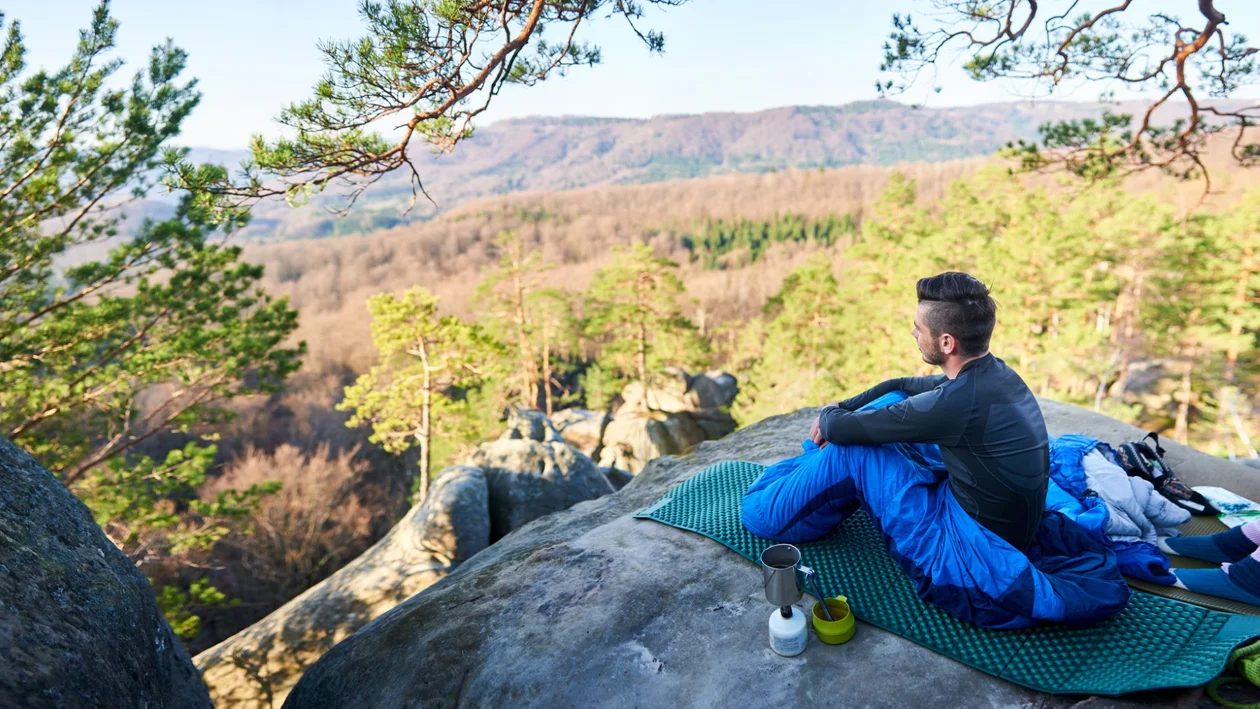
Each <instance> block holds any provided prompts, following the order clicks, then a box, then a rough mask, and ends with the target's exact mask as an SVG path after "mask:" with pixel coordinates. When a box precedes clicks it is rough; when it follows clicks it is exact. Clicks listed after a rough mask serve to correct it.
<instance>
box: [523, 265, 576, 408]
mask: <svg viewBox="0 0 1260 709" xmlns="http://www.w3.org/2000/svg"><path fill="white" fill-rule="evenodd" d="M529 308H530V311H531V312H532V313H534V314H535V317H536V322H537V328H535V330H536V341H537V349H538V352H539V363H540V364H541V370H542V387H543V403H544V409H545V410H546V412H547V415H548V416H551V414H552V413H553V412H554V401H553V397H552V391H553V388H554V387H556V386H558V385H559V382H558V381H557V380H556V378H555V377H556V374H557V371H556V365H557V361H558V358H559V357H563V356H564V355H566V354H571V353H572V352H574V351H575V350H576V348H577V328H578V323H577V319H576V318H575V317H574V316H573V294H571V293H569V292H568V291H563V290H560V289H557V288H543V289H540V290H537V291H534V292H532V293H530V295H529Z"/></svg>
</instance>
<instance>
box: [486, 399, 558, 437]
mask: <svg viewBox="0 0 1260 709" xmlns="http://www.w3.org/2000/svg"><path fill="white" fill-rule="evenodd" d="M499 439H500V440H512V441H520V440H525V441H559V440H563V439H562V438H561V437H560V433H559V432H558V431H557V430H556V427H555V426H554V425H552V423H551V420H550V419H548V418H547V415H546V414H544V413H543V412H541V411H539V410H537V409H522V408H516V407H513V408H509V409H508V410H507V426H506V429H505V430H504V431H503V433H502V434H500V435H499Z"/></svg>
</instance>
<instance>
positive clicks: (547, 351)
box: [542, 318, 551, 418]
mask: <svg viewBox="0 0 1260 709" xmlns="http://www.w3.org/2000/svg"><path fill="white" fill-rule="evenodd" d="M542 370H543V378H542V385H543V397H544V398H545V400H546V402H547V418H551V333H550V332H548V331H547V319H546V318H543V322H542Z"/></svg>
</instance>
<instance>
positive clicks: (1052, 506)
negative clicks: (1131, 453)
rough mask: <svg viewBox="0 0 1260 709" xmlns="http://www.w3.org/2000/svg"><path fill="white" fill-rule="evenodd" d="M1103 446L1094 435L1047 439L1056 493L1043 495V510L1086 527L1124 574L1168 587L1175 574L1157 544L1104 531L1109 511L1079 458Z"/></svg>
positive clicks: (1053, 486) (1174, 578) (1051, 476)
mask: <svg viewBox="0 0 1260 709" xmlns="http://www.w3.org/2000/svg"><path fill="white" fill-rule="evenodd" d="M1106 446H1107V444H1106V443H1103V442H1102V441H1099V440H1098V439H1096V438H1090V437H1089V436H1081V435H1078V434H1074V433H1071V434H1067V435H1065V436H1060V437H1058V438H1051V439H1050V480H1051V481H1052V482H1053V483H1054V485H1052V489H1054V490H1055V492H1056V493H1057V494H1056V495H1054V496H1053V497H1052V496H1051V495H1046V509H1048V510H1055V511H1056V512H1061V513H1063V514H1065V515H1067V516H1068V517H1069V518H1071V519H1073V520H1076V522H1077V523H1079V524H1080V525H1081V526H1083V527H1085V528H1086V529H1088V530H1090V532H1091V533H1092V534H1093V535H1094V536H1095V537H1096V538H1098V539H1099V540H1100V541H1101V542H1102V543H1103V544H1106V545H1107V546H1108V547H1109V548H1110V549H1111V550H1112V551H1114V552H1115V553H1116V560H1117V561H1118V562H1119V564H1120V571H1121V573H1123V574H1124V575H1125V576H1132V577H1133V578H1136V579H1141V580H1142V581H1149V582H1150V583H1157V584H1161V585H1164V586H1171V585H1172V584H1173V583H1174V582H1175V581H1176V580H1177V577H1176V576H1174V575H1173V573H1172V569H1171V568H1170V566H1171V564H1170V562H1169V559H1168V556H1167V555H1166V554H1164V552H1162V551H1160V550H1159V547H1156V546H1155V545H1154V544H1150V543H1148V542H1143V541H1127V540H1123V539H1112V538H1111V537H1108V536H1107V535H1106V532H1105V531H1104V530H1106V529H1107V523H1108V521H1109V519H1108V517H1109V515H1110V514H1111V513H1110V511H1109V510H1108V509H1107V505H1106V503H1104V502H1103V500H1102V498H1100V497H1098V496H1097V495H1095V494H1094V493H1093V492H1091V491H1090V490H1089V488H1088V486H1087V483H1086V478H1085V466H1084V465H1083V464H1082V463H1081V461H1082V460H1084V458H1085V456H1086V455H1088V454H1089V453H1090V451H1092V450H1094V449H1095V448H1098V447H1104V448H1105V447H1106ZM1055 488H1057V489H1055Z"/></svg>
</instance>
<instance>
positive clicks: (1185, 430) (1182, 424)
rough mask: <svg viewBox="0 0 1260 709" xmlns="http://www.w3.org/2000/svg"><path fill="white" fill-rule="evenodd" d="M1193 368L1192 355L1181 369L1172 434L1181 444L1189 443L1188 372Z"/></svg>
mask: <svg viewBox="0 0 1260 709" xmlns="http://www.w3.org/2000/svg"><path fill="white" fill-rule="evenodd" d="M1193 369H1194V359H1193V357H1191V358H1187V359H1186V363H1185V368H1184V369H1182V370H1181V392H1180V393H1181V401H1180V402H1178V404H1177V425H1176V428H1174V429H1173V435H1174V436H1175V437H1176V439H1177V442H1178V443H1180V444H1181V445H1183V446H1184V445H1189V443H1190V440H1189V439H1190V373H1191V371H1193Z"/></svg>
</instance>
